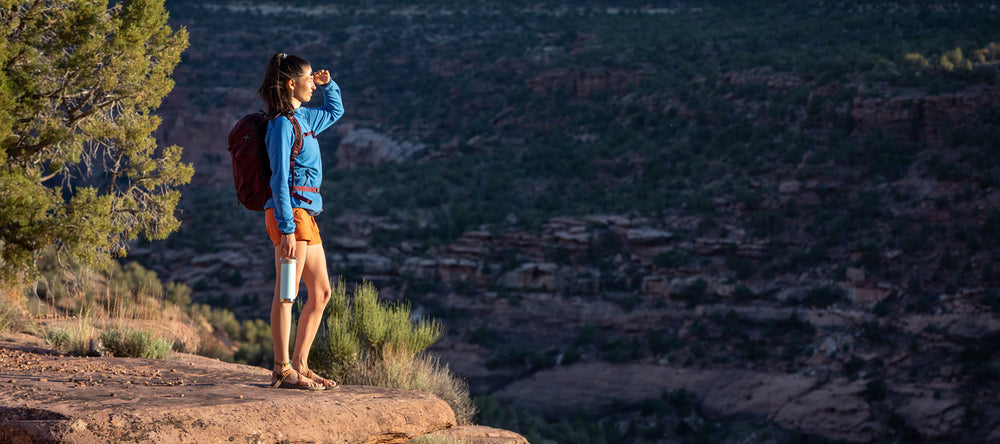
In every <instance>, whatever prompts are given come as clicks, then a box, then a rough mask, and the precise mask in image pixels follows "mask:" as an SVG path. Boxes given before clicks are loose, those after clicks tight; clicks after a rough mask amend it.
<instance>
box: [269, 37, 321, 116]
mask: <svg viewBox="0 0 1000 444" xmlns="http://www.w3.org/2000/svg"><path fill="white" fill-rule="evenodd" d="M309 66H311V65H310V64H309V61H308V60H306V59H303V58H302V57H299V56H294V55H291V54H285V53H283V52H278V53H275V54H274V55H273V56H271V60H270V61H269V62H268V63H267V71H266V72H265V73H264V83H262V84H261V85H260V89H258V90H257V94H259V95H260V98H261V99H264V104H265V105H267V114H268V115H269V116H276V115H278V114H284V113H290V112H292V111H295V107H294V106H292V93H291V92H290V91H289V90H288V89H287V88H286V87H285V85H286V84H287V83H288V80H289V79H294V78H296V77H299V76H301V75H303V74H305V73H306V68H307V67H309Z"/></svg>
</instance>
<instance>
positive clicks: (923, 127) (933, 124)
mask: <svg viewBox="0 0 1000 444" xmlns="http://www.w3.org/2000/svg"><path fill="white" fill-rule="evenodd" d="M998 99H1000V88H997V87H994V86H983V87H978V88H973V89H969V90H965V91H959V92H954V93H946V94H930V95H928V94H926V93H924V92H920V91H914V92H913V93H911V94H909V95H897V96H890V97H879V98H860V97H859V98H855V99H854V101H853V102H852V103H851V117H852V118H853V119H854V120H855V122H857V125H858V127H859V129H861V130H864V131H872V130H876V129H877V130H882V131H889V132H892V133H896V134H900V135H902V136H904V137H905V138H906V139H908V140H909V141H920V142H924V143H929V144H939V143H941V142H942V141H943V140H942V137H943V136H944V134H945V132H947V131H948V130H949V127H950V126H952V125H955V124H958V123H961V122H965V121H968V120H970V119H979V118H981V117H982V116H981V113H983V112H984V111H985V110H988V109H989V108H990V107H993V106H996V103H997V100H998Z"/></svg>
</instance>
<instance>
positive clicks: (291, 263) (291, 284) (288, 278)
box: [278, 257, 298, 302]
mask: <svg viewBox="0 0 1000 444" xmlns="http://www.w3.org/2000/svg"><path fill="white" fill-rule="evenodd" d="M280 262H281V278H280V279H281V282H279V283H278V284H279V285H281V293H280V297H281V302H292V301H294V300H295V293H298V291H296V290H298V289H297V288H295V287H296V285H295V263H296V261H295V258H294V257H283V258H281V260H280Z"/></svg>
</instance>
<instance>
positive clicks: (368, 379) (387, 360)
mask: <svg viewBox="0 0 1000 444" xmlns="http://www.w3.org/2000/svg"><path fill="white" fill-rule="evenodd" d="M323 325H324V326H325V328H324V329H322V331H320V333H319V335H318V336H317V340H316V345H317V347H316V348H317V350H316V353H315V354H313V355H312V356H310V358H311V359H310V360H309V366H310V367H311V368H315V369H316V371H318V372H319V373H321V374H326V375H328V376H330V377H332V378H333V379H335V380H338V381H340V382H342V383H345V384H365V385H374V386H379V387H392V388H400V389H406V390H421V391H425V392H428V393H431V394H434V395H435V396H437V397H439V398H441V399H443V400H444V401H445V402H447V403H448V405H450V406H451V408H452V410H454V411H455V417H456V418H457V419H458V421H459V424H469V423H471V421H472V417H473V416H474V415H475V410H476V407H475V404H473V402H472V398H471V397H470V396H469V388H468V385H467V384H466V383H465V382H464V381H463V380H461V379H459V378H458V377H457V376H455V375H454V374H453V373H451V371H450V370H449V369H448V366H447V365H444V366H442V365H441V363H440V362H439V360H438V359H437V358H436V357H430V356H427V355H425V354H422V352H423V351H424V350H426V349H427V347H430V346H431V345H432V344H434V342H436V341H437V340H438V338H440V337H441V334H442V333H443V327H442V326H441V324H439V323H437V322H436V321H434V320H429V319H421V320H419V321H417V322H413V321H411V320H410V307H409V305H408V304H405V303H383V302H380V301H379V300H378V291H377V290H376V289H375V286H374V285H372V283H371V282H363V283H362V284H361V285H358V286H356V287H355V288H354V292H353V294H352V297H351V299H350V300H348V299H347V291H346V285H345V284H344V282H343V281H339V282H338V283H336V285H334V288H333V291H332V294H331V297H330V304H329V306H328V307H327V310H326V314H325V319H324V323H323Z"/></svg>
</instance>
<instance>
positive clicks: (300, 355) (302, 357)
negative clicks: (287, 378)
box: [292, 244, 331, 371]
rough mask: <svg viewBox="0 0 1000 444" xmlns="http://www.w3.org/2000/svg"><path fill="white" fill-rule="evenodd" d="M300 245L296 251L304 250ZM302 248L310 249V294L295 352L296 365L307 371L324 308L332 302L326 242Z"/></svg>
mask: <svg viewBox="0 0 1000 444" xmlns="http://www.w3.org/2000/svg"><path fill="white" fill-rule="evenodd" d="M299 245H301V244H299ZM299 245H296V251H300V250H299V248H300V247H299ZM301 251H303V252H306V254H305V257H304V258H303V259H304V262H305V268H304V269H303V270H302V278H303V279H304V280H305V283H306V289H307V291H308V294H309V297H308V299H306V303H305V306H304V307H303V308H302V313H301V314H300V315H299V326H298V331H296V332H295V352H294V353H292V367H295V368H296V369H298V370H300V371H303V370H304V369H307V368H309V365H308V360H309V350H310V349H311V348H312V344H313V340H315V339H316V331H317V330H318V329H319V324H320V323H321V322H323V310H324V309H325V308H326V304H327V303H329V302H330V291H331V289H330V275H329V273H328V272H327V270H326V252H324V250H323V244H316V245H308V246H305V247H302V248H301Z"/></svg>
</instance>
